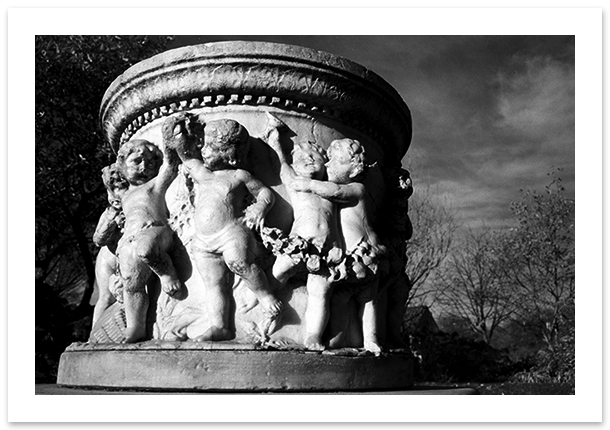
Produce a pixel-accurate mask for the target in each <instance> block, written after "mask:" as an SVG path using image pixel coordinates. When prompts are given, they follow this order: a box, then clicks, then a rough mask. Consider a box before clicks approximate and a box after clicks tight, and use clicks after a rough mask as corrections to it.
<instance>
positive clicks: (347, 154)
mask: <svg viewBox="0 0 610 430" xmlns="http://www.w3.org/2000/svg"><path fill="white" fill-rule="evenodd" d="M327 153H328V160H329V161H328V163H326V172H327V174H328V180H329V181H332V182H336V183H341V184H344V183H348V182H353V181H356V180H358V179H359V177H360V176H361V175H362V174H363V173H364V167H365V164H364V146H362V144H361V143H360V142H358V141H357V140H354V139H338V140H333V141H332V142H331V143H330V146H329V147H328V151H327Z"/></svg>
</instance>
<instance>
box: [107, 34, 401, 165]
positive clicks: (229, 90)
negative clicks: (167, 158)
mask: <svg viewBox="0 0 610 430" xmlns="http://www.w3.org/2000/svg"><path fill="white" fill-rule="evenodd" d="M232 103H234V104H253V105H265V104H266V105H270V104H271V105H275V106H277V107H280V108H285V109H288V110H300V111H305V112H307V113H311V114H314V115H326V116H329V117H332V118H334V119H337V120H339V121H341V122H343V123H345V124H347V125H349V126H351V127H354V128H356V129H359V130H360V131H363V132H365V133H366V134H368V135H369V136H370V137H371V138H372V139H374V140H376V141H378V142H379V143H380V144H381V145H382V146H383V147H388V146H389V147H390V148H388V149H389V151H387V152H389V153H386V158H391V159H396V158H398V160H400V159H401V158H402V157H403V156H404V154H405V153H406V151H407V149H408V147H409V144H410V141H411V133H412V124H411V114H410V111H409V108H408V107H407V105H406V104H405V103H404V101H403V100H402V98H401V97H400V95H399V94H398V92H397V91H396V90H395V89H394V88H393V87H392V86H391V85H390V84H388V83H387V82H386V81H385V80H384V79H383V78H381V77H380V76H379V75H377V74H376V73H374V72H372V71H370V70H369V69H367V68H365V67H363V66H362V65H360V64H358V63H355V62H353V61H351V60H348V59H345V58H342V57H339V56H336V55H333V54H330V53H327V52H322V51H317V50H315V49H311V48H306V47H301V46H295V45H287V44H277V43H269V42H249V41H248V42H246V41H228V42H213V43H207V44H202V45H191V46H185V47H182V48H177V49H173V50H170V51H166V52H163V53H161V54H158V55H155V56H153V57H151V58H148V59H146V60H144V61H141V62H139V63H137V64H135V65H133V66H132V67H130V68H129V69H127V70H126V71H125V72H124V73H123V74H122V75H121V76H119V77H118V78H117V79H116V80H115V81H114V82H113V83H112V84H111V85H110V87H109V88H108V90H107V91H106V93H105V94H104V97H103V99H102V104H101V108H100V120H101V125H102V129H103V131H104V134H105V136H106V139H107V140H108V141H109V143H110V144H111V146H112V147H113V148H115V149H116V148H118V146H119V145H120V143H121V141H122V140H124V139H125V138H126V137H129V136H130V135H131V134H133V132H135V131H136V130H137V129H138V128H139V127H141V126H143V125H144V124H145V123H147V122H150V121H152V120H154V119H156V118H157V117H160V116H165V115H169V114H171V113H172V112H173V111H176V110H186V109H192V108H197V107H203V106H216V105H223V104H232ZM394 164H395V163H394Z"/></svg>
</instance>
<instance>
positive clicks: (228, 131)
mask: <svg viewBox="0 0 610 430" xmlns="http://www.w3.org/2000/svg"><path fill="white" fill-rule="evenodd" d="M100 119H101V124H102V128H103V130H104V133H105V136H106V139H107V140H108V143H109V144H110V146H111V147H112V148H113V149H114V150H115V151H117V152H118V156H117V162H116V164H114V165H113V166H114V168H113V166H110V167H109V168H108V169H107V170H108V172H110V171H112V172H115V171H116V175H115V176H117V178H115V179H117V180H120V179H121V177H123V178H124V179H126V181H125V184H127V188H124V187H123V188H121V187H118V185H119V182H117V181H114V182H113V181H110V180H108V178H106V177H105V178H106V179H105V185H106V187H107V189H108V199H109V204H110V205H111V207H109V209H108V210H107V211H106V212H105V213H104V214H103V215H102V217H101V218H100V224H99V226H98V233H99V234H97V236H99V237H101V238H102V239H105V240H97V241H96V243H97V244H98V245H99V246H105V251H104V254H101V255H102V256H103V257H104V258H103V259H99V264H98V268H99V269H100V270H99V271H98V272H99V273H98V276H97V280H98V285H99V286H100V291H101V292H103V293H104V294H103V295H102V294H100V296H101V297H102V296H103V297H104V300H100V301H98V304H97V305H96V312H95V325H94V327H93V330H92V333H91V337H90V341H89V342H90V343H89V344H84V345H73V346H71V347H69V348H68V349H67V350H66V352H65V353H64V354H63V355H62V359H61V363H60V369H59V378H58V383H59V384H63V385H70V386H72V385H73V386H87V387H92V386H93V387H96V386H100V387H102V386H103V387H115V388H116V387H119V388H140V389H159V390H173V389H177V390H251V391H269V390H272V391H273V390H279V391H281V390H294V391H303V390H305V391H307V390H322V391H333V390H373V389H404V388H409V387H410V386H411V385H412V360H411V355H410V353H408V352H406V351H408V348H406V345H405V343H404V340H403V335H402V333H401V327H402V317H403V312H404V303H405V301H406V297H407V295H408V291H409V288H410V281H409V279H408V277H407V276H406V275H405V271H404V268H405V264H406V248H405V241H406V240H407V239H408V238H409V237H410V235H411V224H410V221H409V218H408V215H407V210H408V203H407V200H408V198H409V196H410V195H411V193H412V184H411V179H410V174H409V172H408V171H406V170H405V169H402V166H401V159H402V158H403V156H404V155H405V153H406V151H407V149H408V147H409V144H410V141H411V133H412V129H411V115H410V112H409V109H408V107H407V105H406V104H405V103H404V102H403V101H402V99H401V98H400V96H399V95H398V93H397V92H396V91H395V90H394V89H393V88H392V87H391V86H390V85H389V84H387V83H386V82H385V81H384V80H383V79H382V78H380V77H379V76H378V75H376V74H375V73H373V72H372V71H370V70H368V69H366V68H364V67H362V66H360V65H358V64H356V63H353V62H351V61H349V60H347V59H344V58H339V57H336V56H334V55H332V54H328V53H324V52H319V51H315V50H312V49H309V48H302V47H296V46H289V45H278V44H270V43H258V42H222V43H212V44H206V45H197V46H189V47H184V48H180V49H176V50H171V51H168V52H164V53H162V54H159V55H157V56H155V57H152V58H150V59H148V60H145V61H142V62H140V63H138V64H136V65H134V66H132V67H131V68H129V69H128V70H127V71H125V73H123V74H122V75H121V76H120V77H118V78H117V79H116V80H115V81H114V82H113V84H112V85H111V86H110V87H109V89H108V90H107V92H106V94H105V95H104V98H103V101H102V106H101V110H100ZM113 169H114V170H113ZM108 172H107V173H108ZM106 176H109V175H108V174H106ZM102 233H103V234H102ZM111 233H112V234H111ZM106 239H107V240H106ZM110 239H112V240H110ZM98 242H99V243H98ZM115 242H116V243H117V244H116V245H115ZM101 269H103V270H101ZM103 342H109V343H103ZM122 342H125V343H127V344H124V343H122ZM322 350H325V351H324V352H323V353H320V352H319V351H322ZM397 351H398V352H397Z"/></svg>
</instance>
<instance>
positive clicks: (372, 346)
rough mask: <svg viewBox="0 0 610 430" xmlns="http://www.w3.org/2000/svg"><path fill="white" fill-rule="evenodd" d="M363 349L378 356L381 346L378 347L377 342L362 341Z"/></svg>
mask: <svg viewBox="0 0 610 430" xmlns="http://www.w3.org/2000/svg"><path fill="white" fill-rule="evenodd" d="M364 349H365V350H367V351H369V352H372V353H373V354H375V355H379V354H381V351H382V350H381V346H379V344H378V343H377V342H373V341H367V340H365V341H364Z"/></svg>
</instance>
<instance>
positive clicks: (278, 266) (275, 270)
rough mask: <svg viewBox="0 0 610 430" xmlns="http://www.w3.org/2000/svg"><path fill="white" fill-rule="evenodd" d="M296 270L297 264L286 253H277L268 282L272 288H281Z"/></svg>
mask: <svg viewBox="0 0 610 430" xmlns="http://www.w3.org/2000/svg"><path fill="white" fill-rule="evenodd" d="M296 271H297V265H296V264H295V262H294V261H293V260H292V258H290V257H289V256H288V255H278V256H277V258H276V259H275V263H273V267H272V269H271V274H270V276H269V283H270V284H271V286H272V290H273V291H275V290H277V289H279V288H282V287H283V286H284V285H286V283H287V282H288V280H289V279H290V278H291V277H292V276H293V275H294V274H295V272H296Z"/></svg>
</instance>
